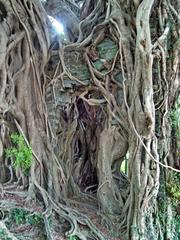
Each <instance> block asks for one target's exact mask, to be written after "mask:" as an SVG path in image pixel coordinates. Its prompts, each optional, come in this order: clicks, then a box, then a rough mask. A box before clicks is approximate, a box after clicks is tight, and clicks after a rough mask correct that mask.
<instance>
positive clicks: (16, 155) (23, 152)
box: [6, 133, 32, 172]
mask: <svg viewBox="0 0 180 240" xmlns="http://www.w3.org/2000/svg"><path fill="white" fill-rule="evenodd" d="M11 142H12V144H13V145H14V147H11V148H9V149H6V156H7V157H8V158H12V159H13V167H14V168H20V169H22V170H23V171H24V172H27V171H28V170H29V169H30V167H31V165H32V149H31V148H30V147H28V146H27V144H26V143H25V140H24V138H23V136H22V135H21V134H17V133H13V134H11Z"/></svg>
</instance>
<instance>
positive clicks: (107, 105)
mask: <svg viewBox="0 0 180 240" xmlns="http://www.w3.org/2000/svg"><path fill="white" fill-rule="evenodd" d="M68 2H69V1H68ZM55 3H56V1H53V8H52V9H51V5H52V4H49V3H47V5H45V6H46V7H47V10H48V11H49V12H50V13H51V15H52V14H53V12H54V11H55V10H56V11H55V14H54V15H55V16H56V17H57V18H58V16H60V15H62V13H63V14H65V15H66V13H65V12H63V7H65V5H66V4H67V3H66V4H65V2H64V3H63V4H64V5H62V9H60V11H59V10H58V9H55V8H54V5H55ZM90 3H91V4H90ZM73 6H75V5H73ZM73 6H72V5H71V6H70V7H69V9H71V10H69V11H73V9H74V8H73ZM174 6H175V1H173V3H172V4H171V3H170V2H169V1H154V0H143V1H141V2H140V1H135V0H134V1H132V2H131V3H130V1H119V0H113V1H112V0H109V1H104V0H97V1H96V0H94V1H88V0H87V1H86V2H85V3H84V5H83V8H82V9H81V11H82V13H81V16H80V15H79V11H78V13H77V14H75V12H74V14H75V15H76V18H75V20H76V21H75V20H74V25H73V26H75V27H73V29H71V30H72V31H70V30H69V29H68V27H69V22H68V18H67V19H66V21H65V22H66V25H67V26H68V27H67V28H66V31H67V35H68V34H69V36H71V37H69V40H71V41H72V42H69V43H67V41H66V40H65V42H63V40H61V39H59V38H58V37H57V36H54V35H53V36H50V32H52V28H51V26H50V23H49V21H48V17H47V15H46V12H45V10H44V8H43V6H42V4H41V2H40V1H35V0H23V1H20V0H16V1H14V0H8V1H7V0H6V1H5V0H0V46H1V48H0V49H2V50H1V55H0V86H1V88H0V116H1V120H0V134H1V135H0V166H1V169H2V170H1V172H0V181H1V183H2V185H3V187H4V188H5V189H8V187H9V188H14V189H16V187H17V186H21V187H23V188H24V189H28V192H29V195H28V197H29V198H30V199H31V198H32V196H33V193H35V194H36V196H42V199H43V201H44V204H45V207H46V208H47V209H48V210H50V209H53V211H55V212H56V213H58V214H59V215H61V216H62V217H63V218H64V219H65V220H67V221H68V222H69V223H70V226H71V229H70V231H69V232H68V235H69V236H74V235H76V236H77V237H79V238H80V239H87V238H88V237H90V239H94V238H95V239H107V237H104V236H103V234H102V233H101V232H100V231H99V229H97V228H96V227H95V225H93V223H92V222H91V221H90V220H89V219H88V218H87V217H86V216H85V215H83V214H82V213H79V212H78V211H76V210H74V209H73V210H72V209H71V207H70V205H69V200H72V199H74V198H78V199H79V198H81V200H82V199H86V201H88V202H91V201H90V199H91V200H92V197H93V199H95V200H94V201H95V205H94V206H97V205H98V207H99V209H97V208H96V212H97V211H98V210H99V212H100V214H101V218H102V222H103V223H104V224H105V225H106V226H107V227H108V228H109V230H110V232H114V234H115V236H116V238H117V237H118V236H120V237H121V238H122V239H133V240H136V239H137V240H138V239H139V240H140V239H141V240H143V239H159V236H161V235H162V234H161V231H160V229H159V228H158V227H157V226H159V225H160V222H159V221H158V219H156V211H157V208H156V207H157V195H158V191H159V184H162V183H161V182H160V166H159V165H160V164H161V166H162V169H163V168H171V170H172V168H174V167H177V163H176V160H175V158H176V156H170V155H169V153H167V152H166V147H165V146H167V148H168V150H169V152H170V150H171V149H172V145H171V144H170V143H168V142H167V140H166V138H167V135H168V131H169V135H171V129H170V128H169V124H168V120H167V116H166V115H167V112H168V110H169V109H170V108H171V107H172V106H173V105H174V102H175V95H176V94H177V92H178V88H179V82H178V77H177V76H178V66H179V59H178V51H179V50H178V46H179V41H178V34H179V32H178V30H179V29H178V24H179V23H178V21H179V19H178V15H177V12H176V10H175V7H174ZM54 9H55V10H54ZM58 11H59V12H58ZM58 14H59V15H58ZM68 16H69V15H68ZM79 19H82V21H81V22H80V23H79V26H78V27H77V23H78V21H79ZM72 20H73V19H71V21H72ZM76 40H77V41H76ZM75 41H76V42H75ZM73 42H74V43H73ZM172 95H174V97H172ZM161 130H162V131H161ZM15 131H19V133H20V134H22V135H23V137H24V139H25V140H26V143H27V144H28V145H29V144H30V146H31V148H32V151H33V164H32V166H31V169H30V173H29V176H26V175H25V174H24V172H23V171H22V169H18V170H16V171H14V169H13V168H12V165H13V161H12V159H8V158H7V157H6V155H5V149H6V148H8V147H9V146H10V138H9V136H10V134H11V133H12V132H15ZM163 141H164V142H165V143H166V145H163V143H164V142H163ZM173 146H174V145H173ZM127 155H128V160H127V161H128V162H127V164H128V175H125V174H124V173H122V172H121V171H120V166H121V163H122V162H123V160H124V159H125V158H126V156H127ZM169 156H170V157H169ZM168 157H169V159H168V160H167V158H168ZM169 166H170V167H169ZM162 169H161V172H162V171H164V170H162ZM173 170H175V171H176V169H173ZM177 171H178V170H177ZM161 176H162V175H161ZM15 181H16V183H15ZM163 181H164V180H163ZM65 203H66V204H65ZM169 206H170V205H169ZM169 209H170V208H169ZM46 222H47V221H46ZM81 225H86V226H88V228H89V229H90V230H91V231H89V232H88V233H86V234H85V233H84V232H83V231H81V230H82V229H81ZM46 230H47V235H48V236H49V238H50V239H51V238H52V236H51V234H52V233H51V232H50V231H49V228H48V226H46Z"/></svg>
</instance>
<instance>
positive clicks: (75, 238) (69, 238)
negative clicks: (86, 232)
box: [68, 235, 78, 240]
mask: <svg viewBox="0 0 180 240" xmlns="http://www.w3.org/2000/svg"><path fill="white" fill-rule="evenodd" d="M68 240H78V238H77V237H76V235H73V236H70V237H68Z"/></svg>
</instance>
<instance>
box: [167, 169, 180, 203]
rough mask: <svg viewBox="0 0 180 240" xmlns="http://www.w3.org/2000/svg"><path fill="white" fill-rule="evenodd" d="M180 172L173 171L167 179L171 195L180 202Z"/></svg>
mask: <svg viewBox="0 0 180 240" xmlns="http://www.w3.org/2000/svg"><path fill="white" fill-rule="evenodd" d="M179 183H180V174H179V173H176V172H173V173H171V174H169V177H168V180H167V184H166V187H167V193H168V195H169V197H170V198H171V199H172V200H173V201H175V202H178V201H179V200H180V184H179Z"/></svg>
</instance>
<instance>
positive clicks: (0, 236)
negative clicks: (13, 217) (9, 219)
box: [0, 228, 12, 240]
mask: <svg viewBox="0 0 180 240" xmlns="http://www.w3.org/2000/svg"><path fill="white" fill-rule="evenodd" d="M0 239H1V240H12V238H11V237H8V235H7V233H6V231H5V229H2V228H1V229H0Z"/></svg>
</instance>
